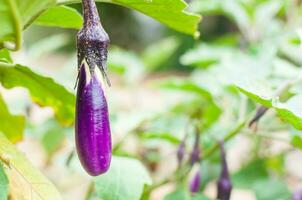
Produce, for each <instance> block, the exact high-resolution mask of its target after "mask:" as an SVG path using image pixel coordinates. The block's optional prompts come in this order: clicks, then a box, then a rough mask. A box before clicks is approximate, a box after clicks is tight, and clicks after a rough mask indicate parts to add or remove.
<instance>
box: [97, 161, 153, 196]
mask: <svg viewBox="0 0 302 200" xmlns="http://www.w3.org/2000/svg"><path fill="white" fill-rule="evenodd" d="M151 182H152V181H151V179H150V177H149V175H148V173H147V171H146V169H145V168H144V166H143V165H142V164H141V163H140V162H139V161H137V160H135V159H131V158H124V157H113V159H112V163H111V166H110V169H109V171H108V172H107V173H106V174H104V175H101V176H99V177H96V178H95V189H96V193H97V195H98V197H99V198H101V199H106V200H139V199H140V197H141V195H142V193H143V189H144V185H145V184H147V185H150V184H151Z"/></svg>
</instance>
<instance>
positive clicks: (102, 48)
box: [75, 0, 112, 176]
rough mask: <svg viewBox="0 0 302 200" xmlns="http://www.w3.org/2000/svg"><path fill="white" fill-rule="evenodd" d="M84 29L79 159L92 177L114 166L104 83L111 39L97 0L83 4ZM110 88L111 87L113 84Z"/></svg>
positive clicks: (77, 131) (80, 56)
mask: <svg viewBox="0 0 302 200" xmlns="http://www.w3.org/2000/svg"><path fill="white" fill-rule="evenodd" d="M83 10H84V26H83V28H82V29H81V30H80V31H79V33H78V35H77V49H78V80H77V87H78V88H77V100H76V121H75V140H76V148H77V153H78V156H79V159H80V161H81V164H82V166H83V167H84V169H85V170H86V171H87V172H88V173H89V174H90V175H92V176H97V175H100V174H103V173H105V172H106V171H107V170H108V169H109V166H110V162H111V149H112V148H111V133H110V123H109V113H108V105H107V100H106V95H105V84H104V81H103V80H104V79H105V80H106V81H107V83H109V79H108V76H107V73H106V61H107V48H108V45H109V37H108V35H107V33H106V32H105V30H104V29H103V27H102V25H101V23H100V19H99V16H98V12H97V8H96V5H95V2H94V0H83ZM109 84H110V83H109Z"/></svg>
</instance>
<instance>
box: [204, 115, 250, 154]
mask: <svg viewBox="0 0 302 200" xmlns="http://www.w3.org/2000/svg"><path fill="white" fill-rule="evenodd" d="M248 119H249V118H246V119H244V120H242V121H240V122H239V123H238V124H237V125H236V126H235V128H234V129H232V130H231V131H230V132H228V133H227V134H226V135H225V136H224V138H223V141H224V142H227V141H229V140H230V139H232V138H233V137H234V136H236V135H237V134H238V133H240V131H241V130H242V129H243V128H244V127H245V125H246V123H247V121H248ZM217 149H219V143H216V144H215V145H214V146H212V147H211V148H209V149H208V150H206V151H205V153H204V154H203V155H202V159H206V158H207V157H209V156H211V155H212V154H213V153H214V152H215V151H216V150H217Z"/></svg>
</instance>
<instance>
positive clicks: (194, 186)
mask: <svg viewBox="0 0 302 200" xmlns="http://www.w3.org/2000/svg"><path fill="white" fill-rule="evenodd" d="M200 184H201V174H200V170H198V171H197V172H196V174H195V175H194V176H193V178H192V180H191V181H190V191H191V193H197V192H198V191H199V189H200Z"/></svg>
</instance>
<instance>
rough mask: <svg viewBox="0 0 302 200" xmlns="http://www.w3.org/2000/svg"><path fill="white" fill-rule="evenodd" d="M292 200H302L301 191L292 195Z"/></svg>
mask: <svg viewBox="0 0 302 200" xmlns="http://www.w3.org/2000/svg"><path fill="white" fill-rule="evenodd" d="M292 199H293V200H302V190H298V191H296V192H295V193H294V194H293V197H292Z"/></svg>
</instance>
